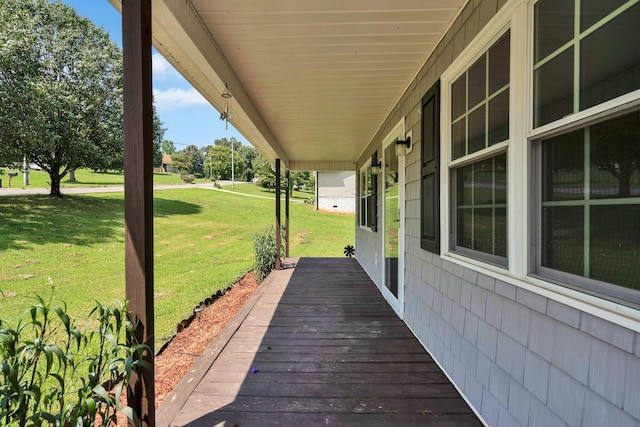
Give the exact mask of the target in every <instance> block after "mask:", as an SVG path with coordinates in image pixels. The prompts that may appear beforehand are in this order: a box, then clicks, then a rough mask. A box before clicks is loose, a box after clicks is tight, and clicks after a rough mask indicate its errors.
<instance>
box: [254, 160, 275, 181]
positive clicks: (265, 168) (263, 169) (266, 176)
mask: <svg viewBox="0 0 640 427" xmlns="http://www.w3.org/2000/svg"><path fill="white" fill-rule="evenodd" d="M253 170H254V171H255V174H256V177H258V178H259V179H260V182H261V183H262V186H263V187H265V188H272V187H275V185H276V174H275V172H274V171H273V169H271V163H269V161H268V160H267V158H266V157H264V156H263V155H262V154H258V156H257V157H256V158H255V159H254V160H253Z"/></svg>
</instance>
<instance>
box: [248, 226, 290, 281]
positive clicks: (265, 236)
mask: <svg viewBox="0 0 640 427" xmlns="http://www.w3.org/2000/svg"><path fill="white" fill-rule="evenodd" d="M282 229H283V231H282V234H281V236H282V244H281V246H282V248H281V253H280V260H281V261H282V259H283V258H284V249H283V248H284V245H285V235H286V234H285V232H284V227H283V228H282ZM253 249H254V251H255V254H256V263H255V266H254V271H255V274H256V277H257V279H258V281H259V282H262V281H263V280H264V279H265V278H266V277H267V276H268V275H269V273H271V271H273V269H275V268H276V257H277V256H278V250H277V248H276V232H275V229H274V227H273V226H272V225H268V226H267V227H266V228H265V231H264V233H258V234H256V235H255V236H254V237H253Z"/></svg>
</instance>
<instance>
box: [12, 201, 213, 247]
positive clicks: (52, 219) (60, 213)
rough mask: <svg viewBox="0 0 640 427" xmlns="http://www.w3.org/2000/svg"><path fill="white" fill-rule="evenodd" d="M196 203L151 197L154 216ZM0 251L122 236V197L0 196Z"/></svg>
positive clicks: (192, 210) (191, 209) (193, 210)
mask: <svg viewBox="0 0 640 427" xmlns="http://www.w3.org/2000/svg"><path fill="white" fill-rule="evenodd" d="M201 210H202V208H201V207H200V206H198V205H195V204H192V203H187V202H183V201H180V200H170V199H159V198H156V199H154V217H155V218H161V217H167V216H171V215H194V214H197V213H199V212H201ZM0 236H1V238H0V251H3V250H7V249H18V250H20V249H28V248H30V247H32V246H33V245H45V244H55V243H59V244H69V245H78V246H88V245H93V244H98V243H104V242H108V241H111V240H113V239H114V238H122V239H123V238H124V200H123V198H101V197H89V196H80V195H74V196H66V197H64V198H57V197H49V196H40V195H38V196H7V197H0Z"/></svg>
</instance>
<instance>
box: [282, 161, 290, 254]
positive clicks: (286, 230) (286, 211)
mask: <svg viewBox="0 0 640 427" xmlns="http://www.w3.org/2000/svg"><path fill="white" fill-rule="evenodd" d="M285 177H286V178H285V180H286V182H287V195H286V196H285V198H284V200H285V204H284V233H285V234H284V248H285V249H284V256H285V257H287V258H289V193H290V192H291V180H290V179H291V174H290V172H289V169H287V172H286V173H285Z"/></svg>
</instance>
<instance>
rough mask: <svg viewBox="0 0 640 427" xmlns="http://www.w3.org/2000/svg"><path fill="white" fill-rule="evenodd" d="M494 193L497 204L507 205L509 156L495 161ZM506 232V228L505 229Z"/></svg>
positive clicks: (499, 157) (496, 158) (495, 158)
mask: <svg viewBox="0 0 640 427" xmlns="http://www.w3.org/2000/svg"><path fill="white" fill-rule="evenodd" d="M493 180H494V184H493V189H494V190H493V191H494V194H495V195H494V198H495V203H507V155H506V154H503V155H501V156H497V157H494V159H493ZM505 230H506V228H505Z"/></svg>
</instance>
